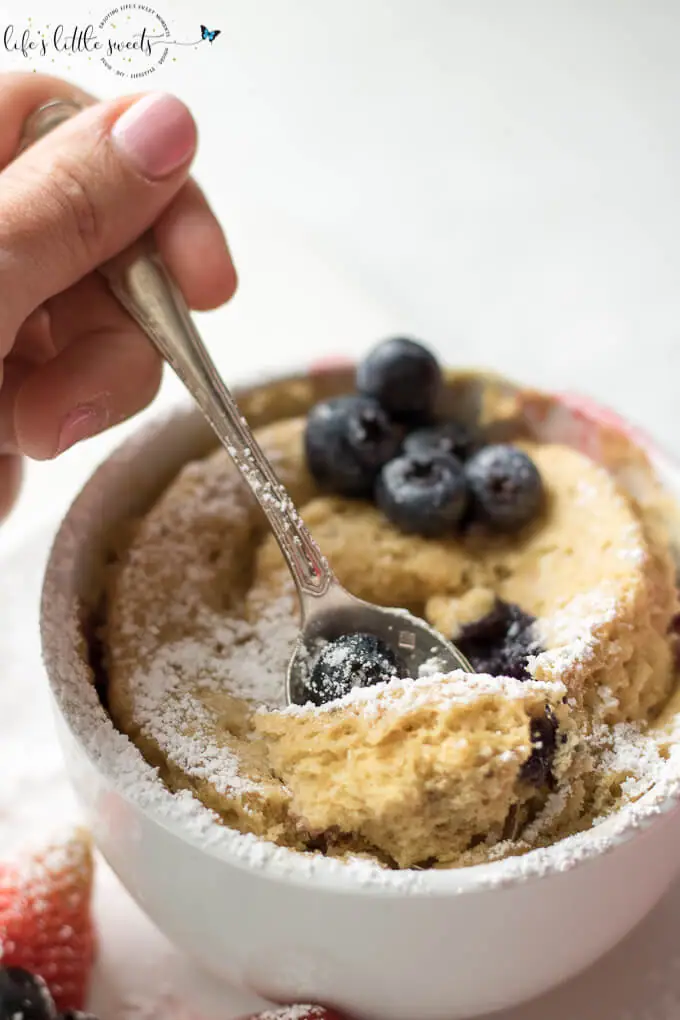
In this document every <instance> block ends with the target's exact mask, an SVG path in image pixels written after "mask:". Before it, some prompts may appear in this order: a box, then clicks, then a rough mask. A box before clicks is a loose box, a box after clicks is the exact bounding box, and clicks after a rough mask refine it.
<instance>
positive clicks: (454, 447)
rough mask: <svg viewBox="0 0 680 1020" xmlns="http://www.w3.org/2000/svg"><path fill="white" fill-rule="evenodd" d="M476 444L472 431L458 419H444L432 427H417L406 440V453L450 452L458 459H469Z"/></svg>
mask: <svg viewBox="0 0 680 1020" xmlns="http://www.w3.org/2000/svg"><path fill="white" fill-rule="evenodd" d="M475 446H476V442H475V437H474V435H473V433H472V431H471V430H470V429H469V428H467V427H466V426H465V425H461V424H460V422H457V421H444V422H441V424H439V425H433V426H431V427H430V428H425V429H416V431H415V432H411V433H410V434H409V435H408V436H407V437H406V439H405V440H404V452H405V453H419V452H420V451H422V450H425V451H428V452H430V453H449V454H451V455H452V456H453V457H457V458H458V460H467V459H468V457H469V456H470V455H471V454H472V453H473V452H474V449H475Z"/></svg>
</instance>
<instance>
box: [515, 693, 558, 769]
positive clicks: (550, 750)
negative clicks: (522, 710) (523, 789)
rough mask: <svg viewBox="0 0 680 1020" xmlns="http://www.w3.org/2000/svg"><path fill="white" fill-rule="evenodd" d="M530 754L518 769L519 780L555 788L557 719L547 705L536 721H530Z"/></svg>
mask: <svg viewBox="0 0 680 1020" xmlns="http://www.w3.org/2000/svg"><path fill="white" fill-rule="evenodd" d="M530 732H531V745H532V748H533V750H532V752H531V754H530V755H529V757H528V758H527V760H526V761H525V762H524V764H523V765H522V768H521V769H520V779H523V780H524V782H525V783H531V785H532V786H549V787H550V788H551V789H553V788H554V786H555V777H554V775H553V770H552V769H553V764H554V761H555V751H556V750H557V719H556V718H555V713H554V712H553V710H552V709H551V708H550V706H549V705H546V706H545V713H544V715H542V716H541V717H539V718H538V719H532V720H531V726H530Z"/></svg>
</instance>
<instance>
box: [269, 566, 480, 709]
mask: <svg viewBox="0 0 680 1020" xmlns="http://www.w3.org/2000/svg"><path fill="white" fill-rule="evenodd" d="M302 607H303V621H302V629H301V631H300V635H299V637H298V640H297V643H296V646H295V651H294V652H293V655H292V657H291V660H290V662H289V664H288V672H287V676H286V698H287V701H288V703H289V704H295V705H304V704H305V703H307V702H308V701H309V689H308V686H307V681H308V677H309V673H310V667H311V665H312V663H313V659H314V652H315V650H316V649H317V648H318V646H319V645H320V644H322V643H323V642H324V641H334V640H335V639H336V638H339V637H343V636H344V635H346V634H371V635H372V636H373V637H376V638H379V639H380V640H381V641H383V642H384V643H385V644H386V645H387V646H388V647H389V648H391V649H392V651H393V652H394V653H395V655H396V657H397V659H398V660H399V662H400V663H401V664H402V666H403V669H404V673H405V675H406V676H409V677H413V678H414V679H415V678H418V677H419V676H425V675H430V674H433V673H451V672H452V671H453V670H456V669H462V670H464V671H465V672H466V673H474V670H473V668H472V666H471V665H470V663H469V662H468V661H467V659H466V658H465V656H464V655H463V654H462V652H460V651H459V650H458V649H457V648H456V646H455V645H453V644H452V643H451V642H450V641H447V640H446V639H445V638H443V637H442V635H441V634H439V633H438V632H437V631H436V630H435V629H434V628H433V627H430V625H429V624H428V623H426V622H425V620H421V619H419V617H417V616H414V615H413V614H412V613H409V612H407V610H405V609H395V608H389V609H387V608H384V607H383V606H375V605H373V604H372V603H370V602H364V601H363V600H362V599H358V598H355V596H354V595H351V594H350V593H349V592H348V591H346V590H345V589H344V588H343V587H342V585H340V584H339V583H338V582H337V581H336V580H335V579H333V580H332V582H331V584H330V585H329V587H328V589H327V590H326V592H325V593H324V594H323V595H322V596H321V597H319V598H317V599H313V598H309V597H304V596H303V598H302Z"/></svg>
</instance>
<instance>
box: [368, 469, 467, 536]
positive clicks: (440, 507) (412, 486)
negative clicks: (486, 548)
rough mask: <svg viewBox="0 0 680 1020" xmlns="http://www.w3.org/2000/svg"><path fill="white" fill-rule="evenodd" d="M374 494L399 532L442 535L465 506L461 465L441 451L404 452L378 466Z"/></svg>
mask: <svg viewBox="0 0 680 1020" xmlns="http://www.w3.org/2000/svg"><path fill="white" fill-rule="evenodd" d="M375 497H376V502H377V504H378V506H379V507H380V509H381V510H382V512H383V513H384V514H385V516H386V517H387V519H388V520H390V521H392V523H393V524H396V526H397V527H398V528H401V530H402V531H410V532H415V533H416V534H419V535H426V536H429V537H434V536H437V535H445V534H446V533H447V532H451V531H453V529H454V528H455V527H456V525H457V524H458V523H459V521H460V520H461V518H462V516H463V513H464V512H465V507H466V505H467V489H466V485H465V475H464V474H463V466H462V464H461V463H460V461H458V460H456V458H455V457H451V456H449V455H448V454H445V453H431V452H430V453H428V452H418V453H404V454H402V455H401V457H396V458H395V459H394V460H391V461H390V462H389V463H388V464H386V465H385V467H384V468H383V469H382V471H381V473H380V477H379V479H378V484H377V486H376V492H375Z"/></svg>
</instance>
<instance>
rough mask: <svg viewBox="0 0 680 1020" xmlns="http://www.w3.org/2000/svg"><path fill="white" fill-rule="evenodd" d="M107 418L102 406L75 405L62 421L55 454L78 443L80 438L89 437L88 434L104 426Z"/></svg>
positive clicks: (94, 432) (92, 434) (91, 434)
mask: <svg viewBox="0 0 680 1020" xmlns="http://www.w3.org/2000/svg"><path fill="white" fill-rule="evenodd" d="M107 420H108V413H107V412H106V410H105V408H103V407H95V406H94V405H85V406H83V407H76V408H75V410H73V411H71V413H70V414H68V415H67V416H66V418H65V419H64V421H63V423H62V426H61V431H60V433H59V442H58V444H57V455H58V454H60V453H63V452H64V451H65V450H68V449H69V448H70V447H71V446H74V445H75V444H76V443H79V442H80V441H81V440H82V439H89V438H90V436H95V435H96V434H97V433H98V432H101V431H102V429H103V428H105V426H106V424H107Z"/></svg>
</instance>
